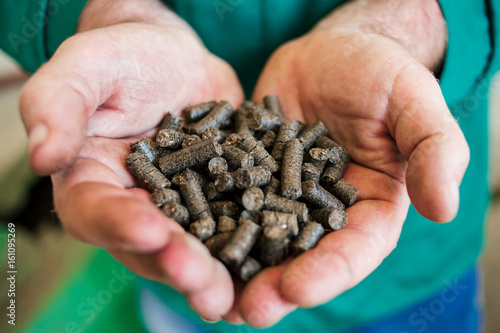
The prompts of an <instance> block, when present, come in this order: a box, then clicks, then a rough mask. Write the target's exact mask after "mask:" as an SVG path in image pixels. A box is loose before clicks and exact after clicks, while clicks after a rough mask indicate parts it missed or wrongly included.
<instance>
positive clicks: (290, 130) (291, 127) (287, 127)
mask: <svg viewBox="0 0 500 333" xmlns="http://www.w3.org/2000/svg"><path fill="white" fill-rule="evenodd" d="M299 129H300V124H299V123H298V122H297V121H295V120H285V121H284V122H283V124H282V125H281V127H280V130H279V132H278V136H277V137H276V142H275V143H274V147H273V151H272V153H271V155H272V157H273V158H274V159H275V160H276V161H281V160H282V159H283V151H284V149H285V144H286V143H287V142H288V141H290V140H292V139H295V138H296V137H297V134H298V133H299Z"/></svg>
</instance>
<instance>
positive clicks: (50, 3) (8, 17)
mask: <svg viewBox="0 0 500 333" xmlns="http://www.w3.org/2000/svg"><path fill="white" fill-rule="evenodd" d="M86 2H87V0H18V1H13V0H0V16H1V18H0V31H1V34H0V48H1V49H2V50H3V51H5V52H6V53H7V54H8V55H10V56H11V57H12V58H14V60H16V61H17V62H18V63H19V64H20V65H21V66H22V67H23V68H24V69H25V70H26V71H28V72H31V73H33V72H34V71H36V70H37V69H38V67H40V66H41V65H42V64H43V63H44V62H46V61H47V60H48V59H49V58H50V57H51V56H52V54H54V52H55V51H56V49H57V47H58V46H59V45H60V44H61V43H62V42H63V41H64V40H65V39H66V38H68V37H70V36H71V35H73V34H74V33H75V30H76V24H77V22H78V17H79V16H80V13H81V11H82V9H83V7H84V6H85V3H86Z"/></svg>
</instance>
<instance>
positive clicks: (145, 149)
mask: <svg viewBox="0 0 500 333" xmlns="http://www.w3.org/2000/svg"><path fill="white" fill-rule="evenodd" d="M130 149H131V150H132V151H133V152H134V153H141V154H142V155H144V157H146V158H147V159H148V160H149V162H151V163H153V162H154V161H155V159H156V151H155V150H154V148H153V146H151V143H150V142H149V140H148V139H146V138H144V139H142V140H141V141H137V142H132V143H130Z"/></svg>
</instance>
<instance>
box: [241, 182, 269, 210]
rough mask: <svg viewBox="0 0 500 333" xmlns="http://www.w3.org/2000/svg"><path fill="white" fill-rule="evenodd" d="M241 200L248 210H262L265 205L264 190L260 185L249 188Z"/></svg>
mask: <svg viewBox="0 0 500 333" xmlns="http://www.w3.org/2000/svg"><path fill="white" fill-rule="evenodd" d="M241 201H242V203H243V207H245V209H246V210H260V209H261V208H262V207H263V206H264V192H262V190H261V189H260V188H258V187H250V188H247V189H246V190H245V191H244V192H243V195H242V196H241Z"/></svg>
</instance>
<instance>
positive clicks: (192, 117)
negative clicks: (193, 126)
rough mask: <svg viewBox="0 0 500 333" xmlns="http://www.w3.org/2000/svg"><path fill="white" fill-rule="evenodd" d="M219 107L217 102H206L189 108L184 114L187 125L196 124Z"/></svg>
mask: <svg viewBox="0 0 500 333" xmlns="http://www.w3.org/2000/svg"><path fill="white" fill-rule="evenodd" d="M216 105H217V102H216V101H210V102H204V103H200V104H196V105H192V106H188V107H187V108H185V109H184V110H182V113H183V114H184V119H185V121H186V123H187V124H190V123H193V122H196V121H198V120H200V119H202V118H203V117H205V116H206V115H207V114H208V113H209V112H210V111H212V109H213V108H214V107H215V106H216Z"/></svg>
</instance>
